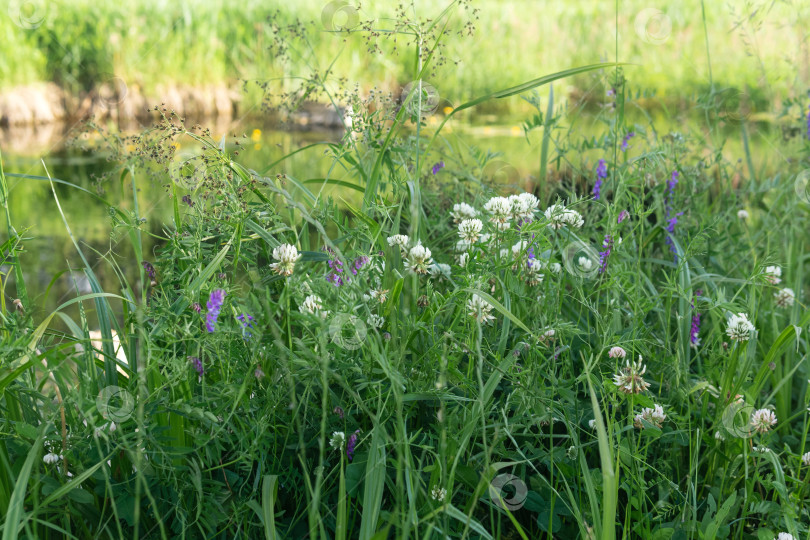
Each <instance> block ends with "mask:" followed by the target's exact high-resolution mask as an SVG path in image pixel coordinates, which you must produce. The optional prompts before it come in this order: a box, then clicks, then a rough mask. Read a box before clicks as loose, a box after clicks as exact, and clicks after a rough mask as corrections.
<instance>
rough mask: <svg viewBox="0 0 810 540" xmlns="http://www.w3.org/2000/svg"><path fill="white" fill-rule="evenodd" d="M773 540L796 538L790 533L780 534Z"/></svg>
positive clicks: (791, 539)
mask: <svg viewBox="0 0 810 540" xmlns="http://www.w3.org/2000/svg"><path fill="white" fill-rule="evenodd" d="M773 540H796V537H795V536H793V535H792V534H790V533H786V532H780V533H779V534H778V535H777V537H776V538H774V539H773Z"/></svg>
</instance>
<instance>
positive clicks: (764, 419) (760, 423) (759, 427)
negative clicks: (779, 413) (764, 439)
mask: <svg viewBox="0 0 810 540" xmlns="http://www.w3.org/2000/svg"><path fill="white" fill-rule="evenodd" d="M775 425H776V414H774V412H773V411H771V410H769V409H757V410H756V411H754V412H753V413H752V414H751V427H752V428H754V431H756V432H757V433H767V432H768V431H770V430H771V428H772V427H773V426H775Z"/></svg>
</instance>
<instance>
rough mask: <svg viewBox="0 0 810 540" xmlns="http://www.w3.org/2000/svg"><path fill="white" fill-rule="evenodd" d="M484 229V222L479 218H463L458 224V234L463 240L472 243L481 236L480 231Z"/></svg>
mask: <svg viewBox="0 0 810 540" xmlns="http://www.w3.org/2000/svg"><path fill="white" fill-rule="evenodd" d="M483 229H484V224H483V223H482V222H481V220H480V219H465V220H464V221H462V222H461V223H459V224H458V235H459V236H460V237H461V239H462V240H463V241H465V242H469V243H470V244H472V243H473V242H477V241H478V239H479V238H480V237H481V231H482V230H483Z"/></svg>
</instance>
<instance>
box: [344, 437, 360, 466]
mask: <svg viewBox="0 0 810 540" xmlns="http://www.w3.org/2000/svg"><path fill="white" fill-rule="evenodd" d="M359 433H360V430H359V429H358V430H357V431H355V432H354V433H352V434H351V435H350V436H349V441H348V442H347V443H346V457H347V458H349V461H351V460H352V458H353V457H354V449H355V447H357V435H359Z"/></svg>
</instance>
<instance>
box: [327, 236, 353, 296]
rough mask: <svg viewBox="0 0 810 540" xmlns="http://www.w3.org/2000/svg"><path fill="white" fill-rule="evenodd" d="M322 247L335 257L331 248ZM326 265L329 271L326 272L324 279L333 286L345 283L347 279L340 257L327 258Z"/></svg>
mask: <svg viewBox="0 0 810 540" xmlns="http://www.w3.org/2000/svg"><path fill="white" fill-rule="evenodd" d="M323 249H324V251H326V252H327V253H328V254H329V255H332V256H333V257H335V251H334V250H333V249H332V248H330V247H329V246H324V248H323ZM326 265H327V266H328V267H329V273H328V274H326V281H328V282H329V283H332V284H333V285H334V286H335V287H340V286H341V285H345V284H346V283H347V282H348V281H349V279H348V276H346V275H345V274H344V273H343V262H342V261H341V260H340V259H338V258H337V257H335V258H333V259H329V260H328V261H326Z"/></svg>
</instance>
